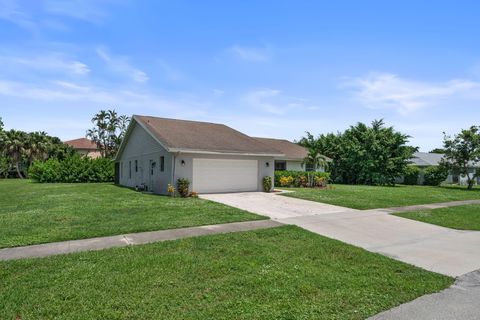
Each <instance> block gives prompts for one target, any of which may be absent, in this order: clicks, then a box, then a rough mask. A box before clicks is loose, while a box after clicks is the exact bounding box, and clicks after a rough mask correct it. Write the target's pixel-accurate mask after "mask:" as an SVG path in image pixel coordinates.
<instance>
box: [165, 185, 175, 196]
mask: <svg viewBox="0 0 480 320" xmlns="http://www.w3.org/2000/svg"><path fill="white" fill-rule="evenodd" d="M167 192H168V194H169V195H170V196H172V197H174V196H175V187H174V186H172V185H171V184H170V183H169V184H168V187H167Z"/></svg>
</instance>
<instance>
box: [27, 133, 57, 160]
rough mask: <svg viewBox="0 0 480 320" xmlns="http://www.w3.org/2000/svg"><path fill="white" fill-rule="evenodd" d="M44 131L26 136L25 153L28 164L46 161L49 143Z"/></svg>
mask: <svg viewBox="0 0 480 320" xmlns="http://www.w3.org/2000/svg"><path fill="white" fill-rule="evenodd" d="M49 140H50V139H49V138H48V136H47V133H46V132H44V131H41V132H32V133H30V134H28V137H27V141H26V146H25V153H26V155H27V157H28V163H29V164H31V163H32V162H33V161H35V160H46V159H47V158H48V152H49V150H50V146H51V142H50V141H49Z"/></svg>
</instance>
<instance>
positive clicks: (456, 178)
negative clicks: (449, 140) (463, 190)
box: [410, 152, 480, 184]
mask: <svg viewBox="0 0 480 320" xmlns="http://www.w3.org/2000/svg"><path fill="white" fill-rule="evenodd" d="M443 157H444V155H443V154H441V153H428V152H415V153H414V154H413V158H412V159H410V161H411V164H412V165H414V166H417V167H419V168H420V169H425V168H427V167H431V166H438V165H439V164H440V161H441V160H442V158H443ZM477 168H478V166H474V165H473V164H472V167H471V168H469V173H471V174H474V173H475V172H476V170H477ZM424 181H425V179H424V175H423V172H422V171H421V172H420V175H419V178H418V184H423V182H424ZM445 182H447V183H459V184H466V182H467V178H466V177H464V176H461V175H458V174H453V173H449V175H448V177H447V180H445ZM478 182H480V181H477V183H478Z"/></svg>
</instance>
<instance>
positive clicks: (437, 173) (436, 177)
mask: <svg viewBox="0 0 480 320" xmlns="http://www.w3.org/2000/svg"><path fill="white" fill-rule="evenodd" d="M447 177H448V170H447V169H445V168H444V167H442V166H432V167H428V168H426V169H425V174H424V179H425V181H424V184H426V185H429V186H439V185H440V184H441V183H442V182H444V181H445V180H446V179H447Z"/></svg>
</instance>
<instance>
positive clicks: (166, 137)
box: [115, 115, 285, 194]
mask: <svg viewBox="0 0 480 320" xmlns="http://www.w3.org/2000/svg"><path fill="white" fill-rule="evenodd" d="M284 156H285V155H284V154H283V153H282V152H280V151H279V150H276V149H275V148H272V147H270V146H268V145H265V144H264V143H262V142H261V141H259V140H258V139H255V138H252V137H249V136H247V135H245V134H243V133H241V132H239V131H237V130H234V129H232V128H230V127H227V126H225V125H222V124H215V123H209V122H198V121H186V120H176V119H165V118H157V117H149V116H139V115H134V116H132V121H131V122H130V125H129V127H128V129H127V132H126V134H125V138H124V139H123V142H122V144H121V146H120V148H119V151H118V154H117V156H116V159H115V171H116V176H115V180H116V183H118V184H120V185H123V186H128V187H136V186H142V187H144V188H145V189H147V190H149V191H152V192H154V193H159V194H167V192H168V191H167V188H168V185H169V184H171V185H174V186H176V182H177V179H179V178H186V179H188V180H189V181H190V191H194V192H198V193H215V192H240V191H261V190H263V186H262V181H263V178H264V177H266V176H269V177H271V178H272V181H273V178H274V169H275V166H274V164H275V162H274V161H275V160H274V159H275V158H277V157H284ZM272 185H273V183H272Z"/></svg>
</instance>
